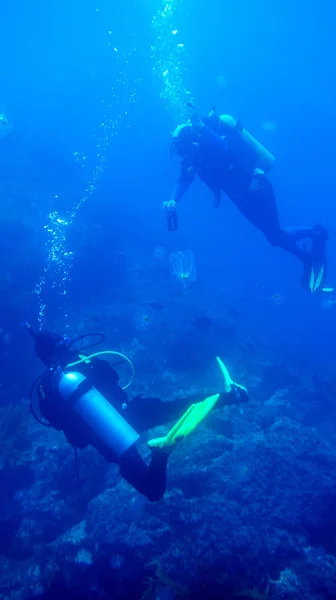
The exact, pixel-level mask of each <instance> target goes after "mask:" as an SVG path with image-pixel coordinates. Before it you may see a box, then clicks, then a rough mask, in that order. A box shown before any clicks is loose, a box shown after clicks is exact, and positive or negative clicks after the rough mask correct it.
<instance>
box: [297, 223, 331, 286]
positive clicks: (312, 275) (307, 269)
mask: <svg viewBox="0 0 336 600" xmlns="http://www.w3.org/2000/svg"><path fill="white" fill-rule="evenodd" d="M313 234H314V235H313V237H312V249H311V252H310V254H309V258H308V260H307V262H306V264H305V265H304V269H303V275H302V278H301V284H302V286H303V287H304V288H305V289H307V290H309V291H310V293H311V294H315V292H317V291H320V290H321V289H322V288H323V284H324V280H325V276H326V254H325V250H326V243H327V240H328V232H327V230H326V229H325V228H324V227H323V226H322V225H321V224H320V223H318V224H317V225H315V226H314V227H313Z"/></svg>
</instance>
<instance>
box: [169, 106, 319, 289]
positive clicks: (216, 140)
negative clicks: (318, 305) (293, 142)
mask: <svg viewBox="0 0 336 600" xmlns="http://www.w3.org/2000/svg"><path fill="white" fill-rule="evenodd" d="M188 109H189V112H190V120H189V121H188V122H187V123H185V124H182V125H179V126H178V127H177V128H176V129H175V131H174V133H173V139H172V145H171V158H172V159H173V160H174V158H177V159H178V162H180V163H181V172H180V176H179V179H178V181H177V183H176V185H175V187H174V189H173V192H172V195H171V199H170V200H168V201H166V202H164V203H163V207H164V209H165V211H166V218H167V226H168V230H169V231H176V230H177V228H178V217H177V211H176V204H177V202H178V201H179V200H180V199H181V198H182V196H184V194H185V193H186V191H187V190H188V188H189V187H190V185H191V183H192V182H193V181H194V179H195V176H196V175H198V177H199V178H200V179H201V180H202V181H204V183H206V185H207V186H208V187H209V188H210V190H211V191H212V193H213V198H214V207H215V208H218V207H219V205H220V201H221V194H222V192H224V193H225V194H226V195H227V196H228V197H229V198H230V200H231V201H232V202H233V203H234V204H235V205H236V207H237V208H238V210H239V211H240V212H241V213H242V214H243V215H244V216H245V217H246V218H247V219H248V220H249V222H250V223H252V225H254V227H256V228H257V229H259V230H261V231H262V232H263V234H264V235H265V237H266V239H267V240H268V242H269V243H270V244H272V245H273V246H279V247H280V248H282V249H283V250H286V251H287V252H289V253H291V254H293V255H294V256H296V257H297V258H298V259H299V260H300V261H301V262H302V263H303V275H302V278H301V284H302V286H303V287H304V288H305V289H307V290H310V292H311V293H315V292H316V291H317V290H321V289H322V286H323V282H324V279H325V274H326V256H325V246H326V242H327V240H328V233H327V230H326V229H325V228H324V227H322V225H321V224H317V225H315V226H314V227H290V228H282V227H281V226H280V221H279V215H278V209H277V203H276V197H275V193H274V189H273V186H272V184H271V182H270V181H269V179H268V178H267V176H266V173H267V172H268V171H269V170H270V169H271V167H272V166H273V164H274V161H275V159H274V156H273V155H272V154H270V152H268V150H266V148H264V147H263V146H262V145H261V144H260V143H259V142H258V141H257V140H256V139H255V138H254V137H252V135H251V134H250V133H248V132H247V131H246V129H244V128H243V127H242V125H241V123H239V122H238V121H236V120H235V119H234V118H233V117H231V116H230V115H217V114H216V112H215V109H212V111H211V112H210V114H209V116H208V117H205V118H200V117H199V116H198V114H197V112H196V110H195V107H194V105H193V104H192V103H190V102H189V103H188ZM301 240H310V250H309V251H308V250H306V249H303V248H301V247H300V245H299V243H298V242H300V241H301Z"/></svg>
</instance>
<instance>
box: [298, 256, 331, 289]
mask: <svg viewBox="0 0 336 600" xmlns="http://www.w3.org/2000/svg"><path fill="white" fill-rule="evenodd" d="M325 271H326V269H325V264H323V263H322V264H316V263H310V264H306V265H305V267H304V270H303V275H302V278H301V285H302V287H303V288H305V289H306V290H309V291H310V293H311V294H315V292H317V291H321V290H322V291H323V289H324V288H323V283H324V278H325Z"/></svg>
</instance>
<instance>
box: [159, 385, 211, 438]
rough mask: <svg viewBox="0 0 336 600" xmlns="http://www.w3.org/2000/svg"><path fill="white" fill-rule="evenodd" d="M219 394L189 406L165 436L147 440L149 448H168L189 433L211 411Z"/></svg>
mask: <svg viewBox="0 0 336 600" xmlns="http://www.w3.org/2000/svg"><path fill="white" fill-rule="evenodd" d="M219 396H220V394H214V395H213V396H209V397H208V398H206V399H205V400H203V402H197V403H196V404H192V405H191V406H189V408H188V410H186V412H185V413H184V415H182V417H181V418H180V419H179V420H178V421H177V423H175V425H174V427H173V428H172V429H171V430H170V431H169V433H167V435H166V436H165V437H160V438H155V439H153V440H149V442H148V445H149V447H150V448H167V447H168V448H169V447H173V446H174V445H175V443H176V442H177V441H178V440H179V439H182V438H185V437H187V436H188V435H190V434H191V433H192V432H193V431H194V430H195V429H196V427H197V426H198V425H199V424H200V423H202V421H204V419H205V417H207V415H208V414H209V413H210V412H211V411H212V409H213V407H214V406H215V404H216V403H217V401H218V399H219Z"/></svg>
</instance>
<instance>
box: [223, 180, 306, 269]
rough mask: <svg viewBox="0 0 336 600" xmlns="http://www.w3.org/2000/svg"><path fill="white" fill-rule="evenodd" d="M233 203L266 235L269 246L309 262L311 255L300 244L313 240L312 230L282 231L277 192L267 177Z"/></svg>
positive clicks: (301, 228) (254, 184)
mask: <svg viewBox="0 0 336 600" xmlns="http://www.w3.org/2000/svg"><path fill="white" fill-rule="evenodd" d="M232 200H233V202H234V203H235V204H236V206H237V208H238V209H239V210H240V212H241V213H242V214H243V215H244V216H245V217H246V218H247V219H248V220H249V221H250V223H252V225H254V226H255V227H257V229H259V230H260V231H262V232H263V234H264V235H265V237H266V238H267V240H268V241H269V243H270V244H272V245H273V246H279V247H280V248H282V249H283V250H286V251H287V252H290V253H291V254H293V255H294V256H297V257H298V258H299V259H300V260H301V261H302V262H306V260H307V258H308V256H309V255H308V253H307V252H306V251H305V250H303V249H302V248H300V246H298V244H297V241H298V240H301V239H303V238H304V237H310V234H311V232H312V228H308V227H298V228H291V229H289V230H286V229H282V228H281V226H280V220H279V214H278V208H277V203H276V198H275V193H274V189H273V186H272V184H271V182H270V181H269V180H268V179H267V178H266V177H265V176H263V175H258V176H256V177H254V179H253V181H252V183H251V185H250V187H249V189H248V190H247V191H246V193H245V194H243V195H240V196H237V197H233V198H232Z"/></svg>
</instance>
